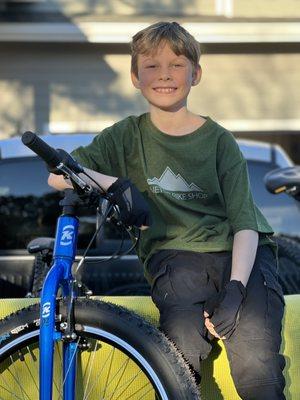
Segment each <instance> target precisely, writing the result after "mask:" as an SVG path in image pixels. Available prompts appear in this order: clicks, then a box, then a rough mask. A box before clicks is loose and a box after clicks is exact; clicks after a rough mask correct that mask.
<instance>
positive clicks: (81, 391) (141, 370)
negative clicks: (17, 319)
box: [0, 325, 168, 400]
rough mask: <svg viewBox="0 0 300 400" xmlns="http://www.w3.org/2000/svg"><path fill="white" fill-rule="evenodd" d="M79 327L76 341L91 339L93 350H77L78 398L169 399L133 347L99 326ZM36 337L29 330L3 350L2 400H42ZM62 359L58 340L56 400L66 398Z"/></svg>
mask: <svg viewBox="0 0 300 400" xmlns="http://www.w3.org/2000/svg"><path fill="white" fill-rule="evenodd" d="M81 329H82V332H80V336H79V339H78V341H77V342H76V343H77V345H78V347H82V338H84V339H86V338H88V339H87V340H88V342H87V344H88V346H89V349H88V350H82V349H80V350H79V352H78V361H77V365H78V368H77V374H76V400H94V399H95V400H96V399H97V400H99V399H101V400H128V399H130V400H139V399H141V400H154V399H160V400H168V396H167V393H166V391H165V389H164V387H163V385H162V383H161V381H160V379H159V377H158V375H157V374H156V372H155V371H154V370H153V368H152V367H151V365H150V364H149V363H148V361H147V360H146V359H145V358H144V357H143V356H142V355H141V353H139V352H138V351H137V350H136V349H135V348H133V347H132V346H131V345H130V344H128V343H127V342H126V341H125V340H123V339H121V338H119V337H118V336H116V335H114V334H112V333H109V332H106V331H103V330H101V329H99V328H95V327H91V326H87V325H85V326H82V327H81ZM38 335H39V330H35V331H32V332H29V333H27V334H26V335H23V336H21V337H18V338H16V339H15V340H14V341H12V342H10V343H8V344H7V345H6V346H4V347H3V348H1V349H0V356H2V355H3V354H9V355H8V356H7V357H6V358H5V360H3V361H2V362H1V363H0V373H1V374H0V400H11V399H16V400H32V399H37V398H38V387H39V383H38V380H39V378H38V364H39V356H38V343H37V338H38ZM96 337H97V338H98V339H96ZM99 337H100V338H101V340H100V339H99ZM27 342H30V343H29V344H27ZM32 342H34V343H32ZM22 343H26V344H25V345H24V346H23V345H22ZM112 344H114V345H112ZM14 349H15V350H14ZM61 355H62V346H61V342H59V343H56V344H55V357H54V379H53V381H54V383H53V400H62V399H63V397H62V388H63V384H64V382H63V381H62V377H61V375H60V368H61V365H62V356H61Z"/></svg>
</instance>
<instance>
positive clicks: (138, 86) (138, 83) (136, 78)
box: [130, 71, 140, 89]
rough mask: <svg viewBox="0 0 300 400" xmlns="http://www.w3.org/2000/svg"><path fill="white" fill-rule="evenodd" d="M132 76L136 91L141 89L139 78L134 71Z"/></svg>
mask: <svg viewBox="0 0 300 400" xmlns="http://www.w3.org/2000/svg"><path fill="white" fill-rule="evenodd" d="M130 75H131V81H132V84H133V86H134V87H135V88H136V89H139V88H140V81H139V78H138V77H137V76H136V74H135V73H134V72H133V71H131V72H130Z"/></svg>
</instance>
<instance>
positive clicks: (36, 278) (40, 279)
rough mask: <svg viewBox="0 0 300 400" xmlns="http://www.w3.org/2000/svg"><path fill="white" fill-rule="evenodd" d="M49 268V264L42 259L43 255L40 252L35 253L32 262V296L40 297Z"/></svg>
mask: <svg viewBox="0 0 300 400" xmlns="http://www.w3.org/2000/svg"><path fill="white" fill-rule="evenodd" d="M49 270H50V266H49V265H48V264H47V263H46V262H45V261H44V259H43V256H42V255H41V254H40V253H38V254H36V255H35V257H34V263H33V280H32V289H31V295H32V297H40V295H41V291H42V287H43V283H44V280H45V278H46V275H47V273H48V272H49Z"/></svg>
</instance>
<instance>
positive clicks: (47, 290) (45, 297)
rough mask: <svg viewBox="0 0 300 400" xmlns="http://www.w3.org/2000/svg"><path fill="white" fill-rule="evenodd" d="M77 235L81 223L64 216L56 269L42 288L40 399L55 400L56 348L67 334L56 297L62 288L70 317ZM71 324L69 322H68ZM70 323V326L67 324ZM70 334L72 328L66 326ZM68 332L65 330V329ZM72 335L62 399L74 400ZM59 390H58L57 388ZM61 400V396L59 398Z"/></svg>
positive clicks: (65, 355)
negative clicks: (59, 326) (58, 315)
mask: <svg viewBox="0 0 300 400" xmlns="http://www.w3.org/2000/svg"><path fill="white" fill-rule="evenodd" d="M77 233H78V220H77V218H76V217H74V216H70V215H62V216H60V217H59V219H58V224H57V229H56V240H55V247H54V253H53V259H54V262H53V266H52V267H51V269H50V271H49V273H48V275H47V277H46V279H45V283H44V285H43V290H42V295H41V312H40V343H39V348H40V371H39V379H40V400H52V396H53V393H52V386H53V367H54V345H55V342H56V341H58V340H63V339H64V334H63V333H62V332H61V331H58V330H56V324H55V323H56V321H55V315H56V296H57V292H58V288H59V286H60V285H62V292H63V297H64V298H65V297H67V298H69V299H70V300H69V301H68V302H67V314H68V315H70V314H71V313H72V312H73V310H72V307H73V296H74V293H73V287H72V284H70V283H72V282H73V277H72V272H71V269H72V264H73V261H74V258H75V253H76V245H77ZM68 322H69V323H70V321H68ZM68 322H67V324H68ZM65 328H66V329H67V330H68V332H71V331H72V327H70V326H67V327H65ZM66 329H65V330H66ZM73 339H74V338H73V337H71V335H69V337H68V340H65V341H63V354H62V358H63V372H62V375H63V376H62V382H63V400H75V379H76V361H77V347H78V346H77V343H75V342H74V340H73ZM57 389H58V390H59V388H57ZM59 398H61V395H60V396H59Z"/></svg>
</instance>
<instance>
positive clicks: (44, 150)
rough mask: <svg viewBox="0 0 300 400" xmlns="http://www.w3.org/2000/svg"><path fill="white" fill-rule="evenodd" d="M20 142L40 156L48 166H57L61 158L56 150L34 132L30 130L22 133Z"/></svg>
mask: <svg viewBox="0 0 300 400" xmlns="http://www.w3.org/2000/svg"><path fill="white" fill-rule="evenodd" d="M22 142H23V144H25V146H27V147H28V148H29V149H31V150H32V151H33V152H34V153H36V154H37V155H38V156H39V157H41V158H42V159H43V160H44V161H45V162H46V163H47V164H48V165H49V166H50V167H53V168H54V167H57V166H58V165H59V164H60V163H61V161H62V160H61V157H60V156H59V154H58V152H57V151H56V150H55V149H54V148H53V147H51V146H49V145H48V144H47V143H45V142H44V141H43V140H42V139H40V138H39V137H38V136H37V135H36V134H35V133H33V132H30V131H27V132H25V133H23V135H22Z"/></svg>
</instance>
